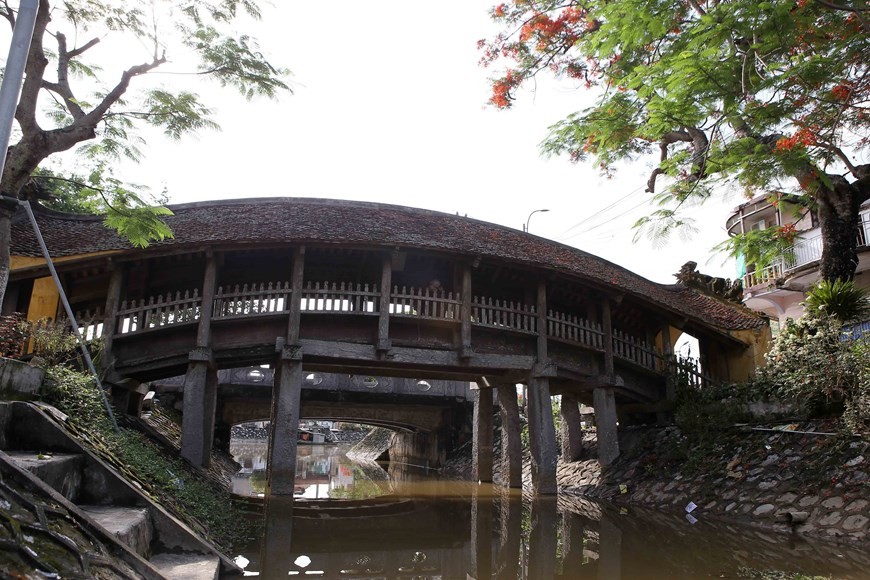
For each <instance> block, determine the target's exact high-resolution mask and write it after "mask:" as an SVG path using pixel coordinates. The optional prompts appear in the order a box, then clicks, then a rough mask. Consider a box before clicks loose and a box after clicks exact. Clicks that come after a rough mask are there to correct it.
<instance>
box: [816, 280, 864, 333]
mask: <svg viewBox="0 0 870 580" xmlns="http://www.w3.org/2000/svg"><path fill="white" fill-rule="evenodd" d="M804 308H805V310H806V313H807V314H808V315H809V316H811V317H816V318H824V317H826V316H832V317H834V318H836V319H837V320H839V321H840V322H843V323H846V322H851V321H856V320H863V319H864V318H866V317H867V316H868V315H870V298H868V296H867V291H866V290H864V289H863V288H858V287H857V286H855V284H854V282H851V281H847V280H834V281H833V282H831V281H829V280H821V281H820V282H819V283H818V284H816V285H815V286H813V288H812V289H811V290H810V291H809V292H808V293H807V299H806V300H805V301H804Z"/></svg>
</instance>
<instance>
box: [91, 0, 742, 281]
mask: <svg viewBox="0 0 870 580" xmlns="http://www.w3.org/2000/svg"><path fill="white" fill-rule="evenodd" d="M275 4H276V5H275V6H264V20H263V21H262V22H260V23H257V24H256V25H255V26H252V27H251V30H250V32H251V34H252V35H254V36H256V37H258V38H259V39H260V41H261V45H262V48H263V50H264V52H266V53H267V54H268V55H269V56H270V57H271V60H272V61H273V62H274V63H276V64H280V65H282V66H286V67H288V68H290V69H291V70H292V71H293V74H294V77H293V87H294V92H295V94H294V95H292V96H290V95H288V96H286V97H283V98H281V100H280V101H279V102H270V101H266V100H255V101H253V102H246V101H245V100H244V99H241V98H238V97H235V96H232V95H231V93H230V91H229V90H223V91H221V90H219V89H218V88H217V87H216V86H214V85H204V86H200V87H198V88H197V89H196V90H197V91H198V92H199V93H200V94H202V95H203V96H204V97H206V98H204V100H206V101H207V102H208V103H210V104H211V105H213V107H214V109H215V113H216V115H215V117H216V120H217V121H218V122H219V124H220V125H221V127H222V131H220V132H203V133H202V134H200V135H199V136H198V137H197V138H186V139H184V140H182V141H180V142H178V143H167V142H166V141H163V140H162V139H159V138H155V137H150V138H149V146H148V147H147V148H146V150H145V152H146V157H145V159H144V160H143V162H142V163H141V165H139V166H138V167H136V166H132V167H125V169H124V174H123V175H119V177H122V178H126V179H128V180H130V181H134V182H139V183H144V184H147V185H149V186H150V187H151V188H152V189H154V190H156V191H160V190H161V189H163V188H164V187H165V188H166V189H167V190H168V192H169V195H170V201H171V202H172V203H181V202H190V201H204V200H211V199H225V198H238V197H262V196H302V197H328V198H341V199H352V200H361V201H377V202H385V203H394V204H400V205H408V206H413V207H421V208H428V209H434V210H439V211H444V212H449V213H457V212H458V213H459V214H461V215H466V214H467V215H468V216H469V217H474V218H477V219H481V220H486V221H490V222H494V223H498V224H503V225H506V226H510V227H515V228H517V229H521V228H522V225H523V223H524V222H525V220H526V219H527V217H528V215H529V213H530V212H531V211H533V210H535V209H540V208H546V209H549V210H550V211H549V212H548V213H540V214H536V215H535V216H534V217H533V218H532V221H531V225H530V231H531V233H533V234H535V235H539V236H544V237H547V238H550V239H553V240H556V241H560V242H564V243H567V244H569V245H573V246H576V247H578V248H581V249H583V250H586V251H588V252H591V253H593V254H597V255H599V256H602V257H604V258H606V259H608V260H611V261H613V262H616V263H618V264H620V265H623V266H625V267H627V268H629V269H631V270H634V271H636V272H638V273H639V274H641V275H643V276H646V277H648V278H650V279H653V280H656V281H658V282H665V283H671V282H673V281H674V280H673V277H672V274H673V273H674V272H676V271H677V270H678V269H679V267H680V266H681V265H682V264H683V263H684V262H686V261H687V260H695V261H697V262H699V264H701V269H702V270H703V271H707V272H709V273H711V274H714V275H724V276H727V277H731V276H733V266H731V264H730V263H728V264H725V265H723V258H722V257H718V258H715V259H713V261H711V262H709V263H706V262H707V260H708V259H709V257H710V252H709V250H710V248H711V247H712V246H713V245H714V244H715V243H717V242H719V241H721V240H722V239H723V238H724V237H725V233H724V228H723V224H724V221H725V219H726V216H727V213H728V210H729V209H730V208H732V207H734V206H735V205H737V204H738V203H739V202H740V200H739V199H733V198H732V199H729V200H727V201H725V202H722V203H717V204H715V206H712V205H711V206H710V207H707V208H705V209H703V210H702V211H700V212H699V213H698V220H699V223H698V225H699V226H700V227H701V232H699V233H698V234H695V235H694V237H693V238H692V239H691V240H690V241H688V242H681V241H680V240H678V239H674V240H672V241H671V243H669V244H668V245H667V246H665V247H663V248H661V249H655V248H653V247H652V245H651V244H650V242H649V241H647V240H642V241H640V242H639V243H638V244H632V243H631V238H632V236H633V234H634V232H633V230H632V229H631V225H632V223H633V222H634V221H635V220H636V219H637V218H638V217H640V216H641V215H644V213H645V212H648V211H649V206H648V205H647V204H646V203H645V202H646V200H647V196H645V194H644V193H643V190H644V185H645V183H646V179H647V177H648V176H649V173H650V167H651V166H650V161H648V160H642V161H639V162H637V163H635V164H633V165H631V166H628V167H626V168H623V169H622V170H621V171H620V172H619V174H618V176H617V177H616V178H615V179H612V180H608V179H605V178H602V177H600V176H599V175H598V173H597V171H595V170H594V169H593V168H592V167H591V164H590V165H572V164H571V163H569V162H568V161H567V160H566V159H551V160H544V159H542V158H541V157H540V155H539V152H538V143H540V141H541V140H542V139H543V138H544V137H545V135H546V129H547V126H548V125H550V124H552V123H554V122H555V121H557V120H558V119H560V118H562V117H564V116H565V115H567V114H568V113H570V112H572V111H575V110H578V109H581V108H582V107H583V106H584V104H585V103H588V102H590V101H589V100H588V99H589V98H590V95H589V94H587V93H584V92H583V91H579V90H575V89H574V87H571V86H569V85H565V84H560V83H558V82H542V83H540V84H539V85H538V87H537V90H536V91H535V92H534V93H532V92H529V91H526V92H523V93H520V95H519V97H520V98H519V99H518V101H517V103H516V105H515V108H514V109H513V110H510V111H497V110H494V109H492V108H491V107H487V106H486V101H487V98H488V94H489V92H488V85H487V76H488V75H490V74H492V71H489V70H486V69H482V68H480V67H479V66H478V64H477V61H478V59H479V54H478V51H477V48H476V42H477V40H478V39H480V38H482V37H484V36H486V35H487V34H488V33H491V32H492V31H493V28H492V24H491V23H490V21H489V18H488V15H487V11H488V8H489V7H490V5H491V2H490V0H463V1H454V2H448V3H441V4H433V3H423V2H407V1H404V2H400V1H392V2H377V3H374V4H373V3H371V2H368V3H363V2H358V1H351V0H334V1H332V2H329V3H328V4H323V3H320V2H298V1H295V0H292V1H291V0H276V2H275ZM100 48H101V49H102V50H104V51H111V45H110V44H108V43H105V46H103V47H100ZM168 56H169V57H170V58H173V55H172V54H169V55H168ZM137 61H138V57H137ZM126 64H127V65H128V66H129V64H132V63H129V62H128V63H126ZM161 77H162V79H164V81H163V82H165V83H167V84H170V83H177V82H179V79H180V78H181V77H177V76H173V75H167V74H164V75H161ZM161 77H158V78H161ZM619 200H621V201H619ZM617 201H618V203H616V204H614V202H617ZM609 206H610V207H609ZM608 207H609V209H606V210H605V211H602V210H604V209H605V208H608Z"/></svg>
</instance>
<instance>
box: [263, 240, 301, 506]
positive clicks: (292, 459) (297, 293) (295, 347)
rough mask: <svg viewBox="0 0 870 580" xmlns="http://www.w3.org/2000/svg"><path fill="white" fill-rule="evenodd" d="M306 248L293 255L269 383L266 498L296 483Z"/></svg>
mask: <svg viewBox="0 0 870 580" xmlns="http://www.w3.org/2000/svg"><path fill="white" fill-rule="evenodd" d="M304 269H305V248H304V246H303V247H299V248H297V249H296V251H295V252H294V255H293V274H292V276H291V287H292V289H291V294H290V314H289V317H288V321H287V337H286V340H285V342H284V344H283V345H281V348H280V354H279V356H278V361H277V363H276V365H275V378H274V381H273V383H272V413H271V426H272V430H271V433H270V435H269V460H268V470H267V471H268V473H267V475H266V480H267V483H266V495H267V496H271V495H289V496H291V497H292V495H293V486H294V483H295V481H296V438H297V436H298V433H299V413H300V398H301V395H302V382H303V380H304V375H303V372H302V351H301V349H300V347H299V327H300V324H301V321H302V282H303V274H304Z"/></svg>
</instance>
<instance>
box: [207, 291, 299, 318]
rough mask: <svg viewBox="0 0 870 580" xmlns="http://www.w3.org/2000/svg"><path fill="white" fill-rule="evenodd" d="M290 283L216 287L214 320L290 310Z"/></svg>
mask: <svg viewBox="0 0 870 580" xmlns="http://www.w3.org/2000/svg"><path fill="white" fill-rule="evenodd" d="M291 292H292V290H291V289H290V282H275V283H272V282H269V283H268V284H251V285H250V287H249V286H248V285H247V284H243V285H242V286H239V285H238V284H236V285H235V286H218V288H217V290H216V291H215V297H214V310H213V316H214V318H240V317H244V316H255V315H257V314H272V313H280V312H288V311H289V310H290V294H291Z"/></svg>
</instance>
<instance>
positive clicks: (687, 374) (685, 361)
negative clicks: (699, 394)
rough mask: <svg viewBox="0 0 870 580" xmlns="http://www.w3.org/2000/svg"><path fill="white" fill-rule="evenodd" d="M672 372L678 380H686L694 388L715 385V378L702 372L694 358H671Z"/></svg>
mask: <svg viewBox="0 0 870 580" xmlns="http://www.w3.org/2000/svg"><path fill="white" fill-rule="evenodd" d="M670 366H671V372H672V373H673V376H674V378H676V380H677V381H684V382H685V383H686V384H687V385H688V386H689V387H691V388H694V389H705V388H708V387H711V386H713V385H714V383H715V382H714V381H713V379H712V378H711V377H710V376H709V375H706V374H704V373H703V372H701V370H700V367H699V363H698V361H696V360H695V359H692V358H684V357H673V358H671V365H670Z"/></svg>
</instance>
